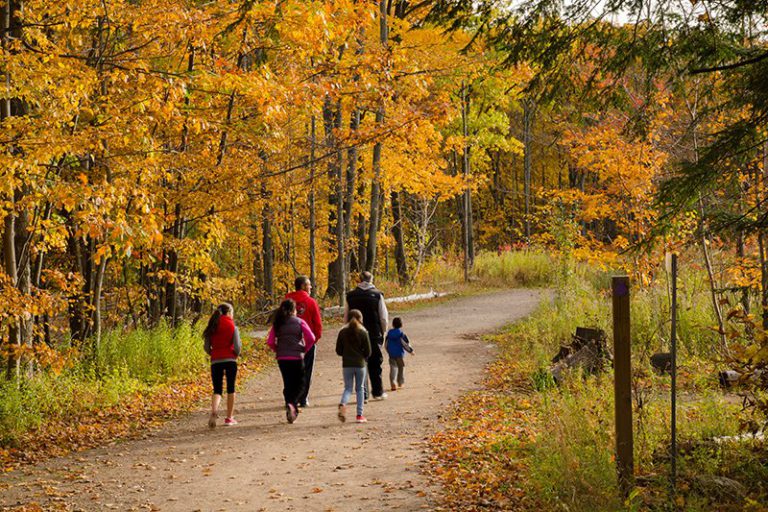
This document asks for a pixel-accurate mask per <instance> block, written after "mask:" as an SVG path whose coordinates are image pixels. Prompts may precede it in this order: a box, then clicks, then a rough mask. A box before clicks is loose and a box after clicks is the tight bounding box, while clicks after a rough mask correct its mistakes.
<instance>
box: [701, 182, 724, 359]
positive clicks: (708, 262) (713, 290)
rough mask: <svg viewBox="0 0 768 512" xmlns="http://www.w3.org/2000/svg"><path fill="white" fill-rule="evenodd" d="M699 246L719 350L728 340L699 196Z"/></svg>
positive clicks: (702, 206) (702, 204) (702, 205)
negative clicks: (718, 335) (718, 339)
mask: <svg viewBox="0 0 768 512" xmlns="http://www.w3.org/2000/svg"><path fill="white" fill-rule="evenodd" d="M699 215H700V217H701V219H700V220H699V244H700V245H701V252H702V254H703V256H704V265H705V267H706V269H707V277H708V279H709V294H710V298H711V300H712V310H713V311H714V313H715V319H716V320H717V327H718V330H719V334H720V345H721V348H723V349H727V348H728V339H727V338H726V336H725V322H724V321H723V311H722V309H721V308H720V300H719V298H718V296H717V283H716V282H715V272H714V269H713V267H712V256H711V254H710V252H709V236H708V235H707V230H706V225H705V223H704V201H703V199H702V198H701V195H699Z"/></svg>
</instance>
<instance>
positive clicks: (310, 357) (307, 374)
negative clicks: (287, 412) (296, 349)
mask: <svg viewBox="0 0 768 512" xmlns="http://www.w3.org/2000/svg"><path fill="white" fill-rule="evenodd" d="M316 348H317V345H312V348H310V349H309V351H308V352H307V353H306V354H304V380H303V386H302V388H301V393H299V403H300V404H306V403H307V397H308V396H309V386H310V385H311V384H312V370H313V369H314V368H315V352H316V350H315V349H316Z"/></svg>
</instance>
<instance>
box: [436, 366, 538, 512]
mask: <svg viewBox="0 0 768 512" xmlns="http://www.w3.org/2000/svg"><path fill="white" fill-rule="evenodd" d="M521 364H523V363H520V362H519V360H515V358H511V357H508V355H507V354H502V355H501V356H500V357H499V359H497V360H496V361H495V362H494V363H493V364H492V365H491V366H490V367H489V368H488V369H487V371H486V378H485V381H484V388H485V389H484V390H482V391H476V392H472V393H469V394H467V395H465V396H464V397H463V398H462V399H461V400H460V401H459V402H458V403H457V404H456V406H455V408H454V410H453V412H452V414H451V415H450V416H449V417H448V419H447V421H446V422H445V423H446V428H445V430H443V431H441V432H439V433H437V434H435V435H434V436H433V437H432V438H431V439H430V445H431V448H432V456H431V459H430V465H429V470H428V472H429V473H430V476H431V477H432V478H433V479H435V480H436V481H437V482H438V483H439V484H441V485H442V487H443V490H444V493H443V496H442V500H443V503H441V506H442V508H444V509H446V510H462V511H467V512H472V511H480V510H483V511H488V510H510V509H520V510H523V509H528V508H529V507H534V506H535V505H536V504H535V503H533V502H532V500H531V499H530V498H529V497H528V496H527V495H526V493H525V491H524V486H523V485H522V481H523V479H524V478H525V470H526V464H528V463H529V461H526V460H525V448H526V446H529V445H530V443H533V442H535V439H536V438H535V432H537V429H538V428H539V427H540V426H539V425H538V420H539V418H538V417H537V416H536V412H535V410H534V409H532V408H531V400H532V399H534V398H533V397H532V396H531V391H530V385H529V384H528V383H527V380H526V379H523V378H520V377H519V376H520V375H522V374H523V373H522V372H521V371H520V368H519V366H520V365H521Z"/></svg>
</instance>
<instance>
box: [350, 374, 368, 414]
mask: <svg viewBox="0 0 768 512" xmlns="http://www.w3.org/2000/svg"><path fill="white" fill-rule="evenodd" d="M351 370H353V373H352V376H354V378H355V389H356V390H357V415H358V416H362V415H363V405H364V404H365V383H366V382H367V380H368V379H367V378H366V373H367V372H366V369H365V367H362V368H351Z"/></svg>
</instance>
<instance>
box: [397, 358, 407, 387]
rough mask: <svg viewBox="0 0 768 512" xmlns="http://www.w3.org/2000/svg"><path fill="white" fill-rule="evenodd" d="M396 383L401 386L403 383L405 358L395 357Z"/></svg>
mask: <svg viewBox="0 0 768 512" xmlns="http://www.w3.org/2000/svg"><path fill="white" fill-rule="evenodd" d="M397 383H398V384H399V385H400V386H401V387H402V385H403V384H405V358H404V357H398V358H397Z"/></svg>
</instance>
